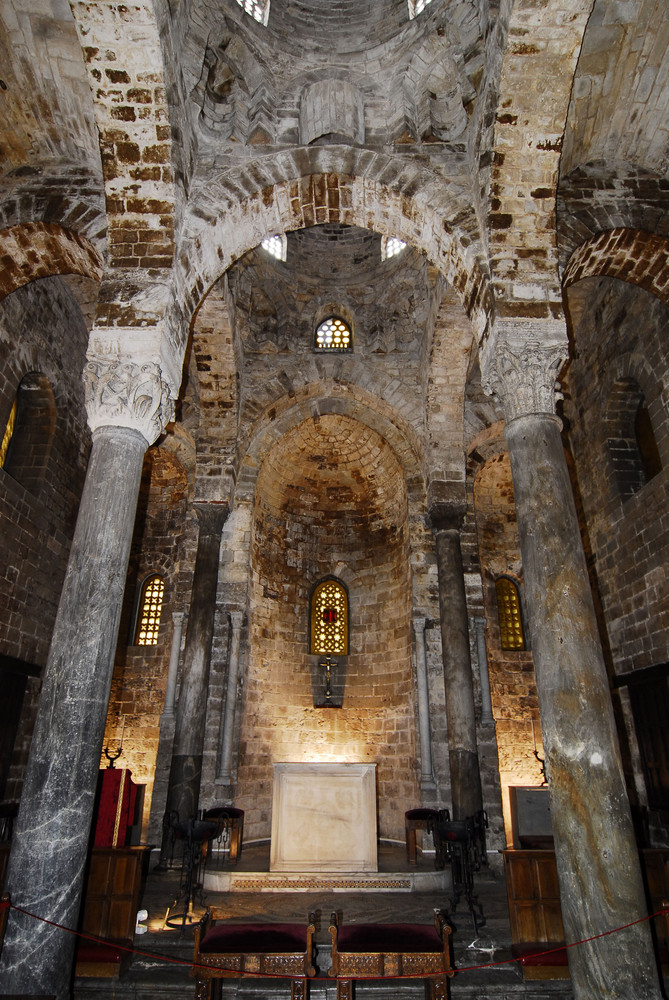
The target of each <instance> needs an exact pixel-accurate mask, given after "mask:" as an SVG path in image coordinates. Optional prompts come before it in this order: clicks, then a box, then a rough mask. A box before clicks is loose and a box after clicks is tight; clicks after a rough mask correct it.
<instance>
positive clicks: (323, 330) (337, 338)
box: [315, 316, 353, 351]
mask: <svg viewBox="0 0 669 1000" xmlns="http://www.w3.org/2000/svg"><path fill="white" fill-rule="evenodd" d="M315 346H316V349H317V350H319V351H350V350H351V348H352V346H353V335H352V333H351V328H350V326H348V325H347V324H346V323H345V322H344V320H343V319H340V318H339V317H338V316H330V317H328V319H324V320H323V322H322V323H321V324H320V325H319V326H318V327H317V328H316V338H315Z"/></svg>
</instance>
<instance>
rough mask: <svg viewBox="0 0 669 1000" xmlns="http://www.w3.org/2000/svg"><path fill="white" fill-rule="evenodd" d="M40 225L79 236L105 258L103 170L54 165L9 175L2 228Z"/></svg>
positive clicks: (1, 202) (1, 201) (0, 213)
mask: <svg viewBox="0 0 669 1000" xmlns="http://www.w3.org/2000/svg"><path fill="white" fill-rule="evenodd" d="M54 192H57V194H54ZM39 222H43V223H53V224H56V225H58V226H62V228H63V229H66V230H69V231H71V232H76V233H79V234H80V235H81V236H83V237H85V238H86V239H88V240H90V241H91V243H92V244H93V245H94V247H95V249H96V251H97V252H98V254H99V255H100V256H101V257H103V256H104V255H105V253H106V250H107V215H106V212H105V198H104V186H103V181H102V176H101V174H100V172H99V170H98V171H96V170H95V169H92V168H89V167H85V166H81V165H72V164H69V163H62V162H53V163H50V164H48V165H45V166H43V167H40V168H39V169H34V170H30V171H27V170H26V171H24V172H19V171H14V172H10V173H9V174H7V175H6V176H5V177H4V178H3V182H2V196H1V197H0V229H9V228H11V227H16V226H19V225H25V224H26V223H39Z"/></svg>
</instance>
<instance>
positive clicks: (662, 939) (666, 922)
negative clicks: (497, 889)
mask: <svg viewBox="0 0 669 1000" xmlns="http://www.w3.org/2000/svg"><path fill="white" fill-rule="evenodd" d="M641 861H642V865H643V870H644V874H645V881H646V894H647V899H648V912H649V913H656V912H657V911H658V910H661V909H662V908H663V907H662V904H663V902H664V901H666V900H667V899H669V850H665V849H655V848H652V849H651V848H647V849H645V850H643V851H641ZM504 865H505V870H506V886H507V894H508V899H509V917H510V920H511V939H512V941H513V951H514V954H516V955H518V956H519V957H520V956H522V955H523V954H528V953H529V952H530V951H531V950H534V951H539V950H541V948H540V947H539V948H537V947H536V946H537V945H539V946H541V945H543V944H546V945H547V946H548V947H549V948H550V947H551V946H555V945H558V944H561V943H563V942H564V927H563V925H562V911H561V909H560V890H559V886H558V878H557V866H556V863H555V852H554V851H530V850H527V851H524V850H520V851H511V850H509V851H504ZM653 924H654V928H655V936H656V942H657V946H658V952H659V958H660V961H661V963H662V966H663V968H664V969H665V970H666V969H667V966H668V964H669V919H668V918H667V917H656V918H655V920H654V921H653ZM558 955H559V958H558V956H555V957H551V956H546V957H545V959H544V961H543V962H541V963H540V962H537V963H536V966H535V971H534V973H533V972H532V971H531V966H530V965H529V964H527V965H526V963H525V962H523V972H524V975H525V977H526V978H530V977H532V978H545V977H547V975H548V974H550V975H551V976H552V977H557V976H559V975H560V974H561V973H560V967H562V968H563V970H564V971H566V965H565V964H564V958H563V957H562V955H561V954H560V953H558ZM552 962H556V963H558V962H559V963H560V965H558V964H556V965H554V966H551V963H552ZM547 967H550V969H551V971H550V973H547V972H546V969H547ZM538 969H541V970H542V973H541V976H540V975H539V972H538V971H537V970H538Z"/></svg>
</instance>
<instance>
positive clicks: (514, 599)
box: [495, 576, 525, 650]
mask: <svg viewBox="0 0 669 1000" xmlns="http://www.w3.org/2000/svg"><path fill="white" fill-rule="evenodd" d="M495 591H496V593H497V617H498V620H499V637H500V643H501V646H502V649H507V650H518V649H525V632H524V629H523V616H522V611H521V606H520V592H519V590H518V585H517V584H516V583H514V581H513V580H511V579H510V578H509V577H508V576H500V577H499V578H498V579H497V580H496V581H495Z"/></svg>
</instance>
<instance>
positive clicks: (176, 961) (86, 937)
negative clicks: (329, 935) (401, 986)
mask: <svg viewBox="0 0 669 1000" xmlns="http://www.w3.org/2000/svg"><path fill="white" fill-rule="evenodd" d="M0 909H11V910H16V912H17V913H22V914H23V915H24V916H25V917H32V919H33V920H39V921H40V922H41V923H43V924H48V926H49V927H55V928H56V929H57V930H60V931H65V932H66V933H67V934H73V935H74V936H75V937H77V938H80V939H81V940H83V941H93V942H94V943H95V944H103V945H108V946H109V947H113V948H116V949H117V950H118V951H127V952H130V953H131V954H133V955H139V956H140V957H141V958H151V959H157V960H158V961H161V962H168V963H171V964H172V965H182V966H186V967H187V968H191V969H218V970H219V971H220V972H234V973H236V974H238V975H239V978H240V979H242V978H244V977H245V976H246V977H248V978H249V979H302V978H307V977H303V976H284V975H277V974H276V973H273V972H238V970H237V969H226V968H221V966H220V965H207V964H206V963H204V962H190V961H187V960H186V959H183V958H170V957H169V955H159V954H157V953H156V952H150V951H141V950H138V949H136V948H134V947H133V948H130V947H127V946H126V945H122V944H117V943H116V942H115V941H108V940H106V939H105V938H100V937H96V936H95V935H94V934H86V933H85V932H83V931H75V930H72V928H71V927H65V926H64V925H63V924H58V923H56V922H55V921H54V920H47V918H46V917H39V916H38V915H37V914H36V913H31V912H30V911H29V910H24V909H23V908H22V907H20V906H15V905H14V903H12V902H11V901H9V900H2V901H1V902H0ZM655 917H669V909H668V908H665V909H662V910H657V912H656V913H649V914H648V915H647V916H645V917H639V918H638V919H637V920H631V921H630V922H629V923H628V924H622V925H621V926H620V927H613V928H611V929H610V930H608V931H601V932H600V933H599V934H593V935H592V936H591V937H587V938H583V939H582V940H581V941H572V942H570V943H569V944H561V945H557V947H555V948H548V949H547V950H546V951H537V952H533V953H532V954H531V955H523V956H521V957H518V958H504V959H500V961H499V962H485V963H484V964H482V965H466V966H462V967H461V968H455V969H453V970H452V971H453V972H457V973H460V972H476V971H479V970H480V969H494V968H496V967H497V966H499V965H512V964H513V963H514V962H526V961H529V960H531V959H535V958H543V956H544V955H552V954H554V953H555V952H558V951H563V950H564V949H566V948H578V947H579V946H580V945H582V944H588V943H589V942H590V941H596V940H597V939H598V938H603V937H608V936H609V935H610V934H618V933H620V931H624V930H627V929H628V928H630V927H634V926H636V924H642V923H644V921H646V920H654V919H655ZM259 926H261V925H259ZM434 976H435V973H430V972H426V973H420V974H417V975H411V976H341V977H340V978H342V979H365V980H368V981H375V980H384V979H431V978H434ZM311 979H312V981H314V982H328V981H331V980H328V978H327V977H324V976H313V977H311Z"/></svg>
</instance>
